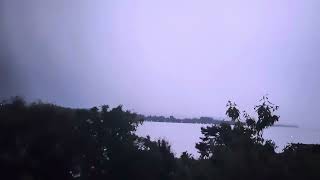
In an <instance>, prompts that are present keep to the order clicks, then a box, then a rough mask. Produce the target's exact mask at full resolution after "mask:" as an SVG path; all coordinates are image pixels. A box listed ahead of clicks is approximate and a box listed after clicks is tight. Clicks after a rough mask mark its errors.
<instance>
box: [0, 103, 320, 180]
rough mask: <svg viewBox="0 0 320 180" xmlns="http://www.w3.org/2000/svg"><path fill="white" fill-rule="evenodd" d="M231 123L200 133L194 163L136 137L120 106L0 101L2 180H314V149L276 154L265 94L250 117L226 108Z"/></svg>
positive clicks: (291, 148) (134, 120) (319, 153)
mask: <svg viewBox="0 0 320 180" xmlns="http://www.w3.org/2000/svg"><path fill="white" fill-rule="evenodd" d="M227 107H228V109H227V111H226V114H227V115H228V116H229V117H230V120H231V121H233V123H222V124H220V125H213V126H208V127H206V128H201V133H202V134H203V137H201V139H200V140H201V141H200V142H199V143H197V144H196V148H197V149H198V151H199V153H200V158H199V159H196V158H194V157H193V156H192V155H191V154H189V153H188V152H184V153H182V155H181V156H180V157H179V158H177V157H174V154H173V153H172V151H171V146H170V144H169V143H168V142H167V141H165V140H161V139H159V140H156V141H154V140H151V138H150V137H149V136H148V137H146V138H144V137H138V136H137V135H136V134H135V130H136V129H137V127H138V126H139V125H140V124H141V123H142V122H143V119H141V116H139V115H137V114H135V113H131V112H129V111H124V110H123V108H122V107H121V106H118V107H115V108H109V107H108V106H106V105H103V106H100V107H93V108H91V109H71V108H64V107H60V106H56V105H52V104H47V103H42V102H36V103H31V104H27V103H26V102H25V101H24V100H23V99H21V98H19V97H16V98H12V99H10V100H7V101H3V102H1V104H0V171H1V179H19V180H20V179H21V180H24V179H28V180H29V179H30V180H44V179H45V180H50V179H52V180H56V179H59V180H60V179H61V180H68V179H69V180H73V179H79V180H89V179H90V180H100V179H101V180H102V179H112V180H117V179H119V180H120V179H121V180H126V179H130V180H131V179H133V180H135V179H136V180H191V179H195V180H209V179H319V177H320V173H319V171H318V167H320V147H319V145H305V144H290V145H288V146H287V147H286V148H285V149H284V151H283V152H282V153H276V152H275V148H276V146H275V144H274V143H273V141H272V140H265V139H264V138H263V136H262V135H263V130H264V129H266V128H268V127H270V126H272V125H273V124H274V123H275V122H277V121H278V120H279V116H277V115H276V114H275V113H276V110H277V109H278V106H275V105H273V104H272V103H270V102H269V100H268V98H267V97H264V98H263V99H262V100H261V105H258V106H256V107H255V111H256V113H257V117H252V116H250V115H248V114H247V113H246V112H243V113H242V114H241V113H240V111H239V109H238V107H237V105H236V104H235V103H232V102H228V104H227Z"/></svg>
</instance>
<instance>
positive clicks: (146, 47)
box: [0, 0, 320, 128]
mask: <svg viewBox="0 0 320 180" xmlns="http://www.w3.org/2000/svg"><path fill="white" fill-rule="evenodd" d="M319 9H320V1H318V0H306V1H301V0H260V1H256V0H252V1H249V0H248V1H244V0H243V1H237V0H234V1H231V0H230V1H228V0H226V1H214V0H201V1H195V0H190V1H188V0H161V1H150V0H117V1H111V0H110V1H107V0H100V1H94V0H28V1H21V0H0V33H1V34H0V40H1V41H0V43H1V44H0V47H1V49H0V55H1V60H0V81H1V85H0V93H1V94H0V95H1V97H8V96H12V95H22V96H24V97H25V98H26V99H28V100H36V99H42V100H44V101H49V102H53V103H56V104H60V105H65V106H71V107H90V106H93V105H100V104H109V105H111V106H115V105H118V104H123V105H124V106H125V108H127V109H129V110H134V111H136V112H140V113H144V114H155V115H160V114H161V115H175V116H178V117H194V116H218V117H221V116H224V112H225V105H226V102H227V100H229V99H230V100H233V101H236V102H237V103H238V105H239V106H240V108H241V109H242V110H249V109H252V108H253V106H254V105H255V104H256V103H257V102H258V100H259V99H260V98H261V97H262V96H263V95H265V94H269V97H270V99H271V100H272V101H273V102H274V103H276V104H277V105H280V112H279V114H280V116H281V121H282V123H287V124H297V125H300V126H301V125H302V126H310V127H317V128H320V119H319V115H318V114H319V113H318V111H319V107H320V106H319V102H320V95H319V93H320V70H319V68H320V18H319V17H320V11H319Z"/></svg>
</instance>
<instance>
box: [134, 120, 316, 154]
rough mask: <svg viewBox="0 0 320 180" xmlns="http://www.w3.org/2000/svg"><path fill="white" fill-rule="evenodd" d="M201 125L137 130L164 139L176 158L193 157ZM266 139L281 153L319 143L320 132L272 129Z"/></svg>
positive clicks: (149, 126) (161, 125) (163, 125)
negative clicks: (299, 145)
mask: <svg viewBox="0 0 320 180" xmlns="http://www.w3.org/2000/svg"><path fill="white" fill-rule="evenodd" d="M203 126H207V125H203V124H188V123H165V122H144V124H143V125H141V126H140V127H139V128H138V130H137V134H138V135H140V136H144V137H145V136H147V135H149V136H150V137H151V139H153V140H154V139H159V138H164V139H166V140H168V141H169V142H170V144H171V147H172V150H173V151H174V152H175V154H176V156H180V154H181V153H182V152H183V151H188V152H189V153H192V154H193V155H194V156H195V157H198V156H199V154H198V153H197V150H196V149H195V143H197V142H199V141H200V139H199V138H200V137H201V135H202V134H201V130H200V128H201V127H203ZM264 137H265V138H266V139H272V140H274V142H275V143H276V145H277V146H278V149H277V151H279V152H280V151H281V150H282V149H283V147H285V145H287V144H288V143H298V142H301V143H307V144H313V143H320V131H319V130H317V129H311V128H304V127H300V128H286V127H272V128H269V129H267V130H265V132H264Z"/></svg>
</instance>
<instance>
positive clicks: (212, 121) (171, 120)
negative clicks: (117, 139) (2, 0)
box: [143, 116, 299, 128]
mask: <svg viewBox="0 0 320 180" xmlns="http://www.w3.org/2000/svg"><path fill="white" fill-rule="evenodd" d="M143 119H144V121H146V122H165V123H187V124H222V123H226V124H230V125H233V124H234V122H232V121H224V120H216V119H213V118H209V117H205V118H204V117H202V118H193V119H176V118H173V117H171V118H165V117H163V116H148V117H145V116H143ZM272 127H285V128H299V126H297V125H290V124H275V125H273V126H272Z"/></svg>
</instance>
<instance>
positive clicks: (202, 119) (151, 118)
mask: <svg viewBox="0 0 320 180" xmlns="http://www.w3.org/2000/svg"><path fill="white" fill-rule="evenodd" d="M140 117H141V118H142V119H143V120H144V121H150V122H173V123H195V124H222V123H227V124H233V122H231V121H223V120H219V119H214V118H212V117H200V118H183V119H179V118H175V117H174V116H170V117H165V116H144V115H140Z"/></svg>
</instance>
